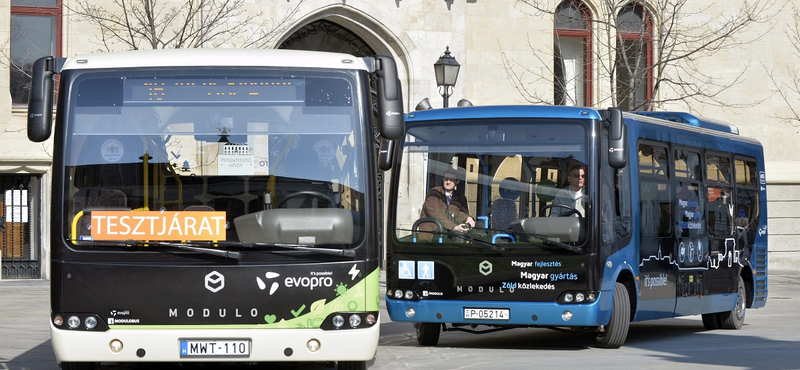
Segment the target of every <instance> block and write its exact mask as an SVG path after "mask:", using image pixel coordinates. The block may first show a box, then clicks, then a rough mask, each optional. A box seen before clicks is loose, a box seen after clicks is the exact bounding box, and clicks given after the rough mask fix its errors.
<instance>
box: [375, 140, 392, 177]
mask: <svg viewBox="0 0 800 370" xmlns="http://www.w3.org/2000/svg"><path fill="white" fill-rule="evenodd" d="M395 143H396V141H395V140H387V139H381V147H380V148H379V149H378V168H379V169H380V170H381V171H388V170H390V169H392V162H393V161H394V144H395Z"/></svg>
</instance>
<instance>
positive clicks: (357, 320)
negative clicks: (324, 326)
mask: <svg viewBox="0 0 800 370" xmlns="http://www.w3.org/2000/svg"><path fill="white" fill-rule="evenodd" d="M349 321H350V327H353V328H357V327H358V326H359V325H361V316H358V315H356V314H352V315H350V320H349Z"/></svg>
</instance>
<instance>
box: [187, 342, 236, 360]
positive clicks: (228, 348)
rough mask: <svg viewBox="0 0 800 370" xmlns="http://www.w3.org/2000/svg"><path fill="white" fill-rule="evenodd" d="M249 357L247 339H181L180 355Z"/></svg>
mask: <svg viewBox="0 0 800 370" xmlns="http://www.w3.org/2000/svg"><path fill="white" fill-rule="evenodd" d="M193 356H198V357H201V356H204V357H249V356H250V340H249V339H182V340H181V357H193Z"/></svg>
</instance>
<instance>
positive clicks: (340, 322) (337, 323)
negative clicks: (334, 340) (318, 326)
mask: <svg viewBox="0 0 800 370" xmlns="http://www.w3.org/2000/svg"><path fill="white" fill-rule="evenodd" d="M331 323H333V326H334V327H335V328H336V329H339V328H341V327H342V326H344V317H342V315H336V316H334V317H333V319H332V320H331Z"/></svg>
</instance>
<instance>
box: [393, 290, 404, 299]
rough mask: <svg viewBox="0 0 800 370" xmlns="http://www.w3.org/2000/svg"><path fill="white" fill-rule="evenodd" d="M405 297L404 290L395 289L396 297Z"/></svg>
mask: <svg viewBox="0 0 800 370" xmlns="http://www.w3.org/2000/svg"><path fill="white" fill-rule="evenodd" d="M402 298H403V291H402V290H400V289H397V290H395V291H394V299H402Z"/></svg>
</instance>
